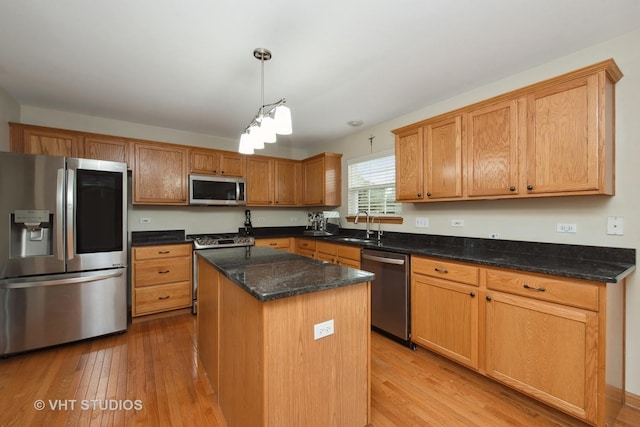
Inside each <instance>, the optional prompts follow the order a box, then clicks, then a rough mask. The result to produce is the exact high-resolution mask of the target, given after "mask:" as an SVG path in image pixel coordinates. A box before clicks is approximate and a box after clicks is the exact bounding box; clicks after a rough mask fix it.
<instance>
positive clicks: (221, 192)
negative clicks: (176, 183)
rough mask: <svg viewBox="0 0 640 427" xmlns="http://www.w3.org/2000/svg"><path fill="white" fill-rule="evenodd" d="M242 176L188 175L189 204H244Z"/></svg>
mask: <svg viewBox="0 0 640 427" xmlns="http://www.w3.org/2000/svg"><path fill="white" fill-rule="evenodd" d="M246 187H247V185H246V182H245V179H244V178H236V177H222V176H212V175H189V204H190V205H223V206H224V205H246V204H247V199H246Z"/></svg>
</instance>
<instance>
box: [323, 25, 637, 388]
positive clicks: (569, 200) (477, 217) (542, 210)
mask: <svg viewBox="0 0 640 427" xmlns="http://www.w3.org/2000/svg"><path fill="white" fill-rule="evenodd" d="M638 46H640V30H638V31H634V32H632V33H629V34H627V35H625V36H622V37H619V38H616V39H613V40H610V41H608V42H606V43H602V44H599V45H596V46H592V47H590V48H588V49H585V50H582V51H579V52H576V53H574V54H572V55H569V56H566V57H563V58H559V59H557V60H555V61H553V62H550V63H547V64H544V65H542V66H539V67H537V68H534V69H530V70H527V71H525V72H522V73H520V74H517V75H514V76H511V77H508V78H506V79H502V80H499V81H496V82H494V83H492V84H490V85H486V86H483V87H479V88H477V89H475V90H473V91H470V92H467V93H464V94H461V95H459V96H456V97H454V98H451V99H447V100H445V101H442V102H440V103H437V104H433V105H429V106H427V107H425V108H423V109H421V110H419V111H416V112H414V113H411V114H408V115H406V116H403V117H399V118H397V119H394V120H391V121H389V122H387V123H384V124H382V125H379V126H375V127H373V128H369V129H363V130H362V131H361V132H360V133H359V134H357V135H354V136H352V137H349V138H346V139H343V140H340V141H335V142H334V143H332V144H328V145H325V146H323V147H322V149H323V150H326V151H337V152H342V153H343V154H344V160H345V162H343V174H344V175H343V176H345V177H346V160H348V159H350V158H354V157H359V156H363V155H366V154H368V153H369V140H368V138H369V136H371V135H373V136H375V139H374V143H373V151H374V152H377V151H383V150H388V149H393V147H394V137H393V134H391V130H393V129H396V128H399V127H402V126H405V125H408V124H411V123H414V122H417V121H419V120H422V119H426V118H428V117H432V116H435V115H438V114H441V113H445V112H447V111H451V110H453V109H456V108H458V107H463V106H465V105H469V104H471V103H474V102H476V101H481V100H483V99H487V98H490V97H492V96H495V95H499V94H501V93H505V92H508V91H510V90H514V89H517V88H519V87H522V86H525V85H527V84H531V83H536V82H538V81H542V80H544V79H547V78H550V77H554V76H557V75H560V74H563V73H565V72H569V71H573V70H575V69H578V68H581V67H584V66H587V65H591V64H593V63H596V62H599V61H602V60H605V59H608V58H614V59H615V61H616V63H617V64H618V66H619V67H620V69H621V70H622V72H623V74H624V77H623V78H622V79H621V80H620V81H619V82H618V84H617V85H616V195H615V196H613V197H609V196H602V197H601V196H592V197H582V196H581V197H561V198H557V197H556V198H545V199H529V200H494V201H465V202H441V203H428V204H425V203H423V204H404V205H403V217H404V224H402V225H395V226H394V225H384V227H383V228H384V229H387V230H391V231H403V232H413V233H419V232H426V233H429V234H442V235H459V236H469V237H484V238H486V237H488V236H489V233H499V235H500V238H502V239H510V240H525V241H542V242H554V243H569V244H583V245H595V246H608V247H623V248H635V249H636V251H639V250H640V186H639V183H640V169H639V168H638V164H639V161H640V120H639V119H638V114H639V113H640V49H638ZM434 84H437V82H434ZM346 189H347V182H346V179H345V182H344V183H343V193H344V194H345V195H346ZM346 210H347V206H346V205H345V204H343V206H342V207H341V208H340V209H339V211H340V212H341V217H342V218H344V217H345V216H346V213H347V212H346ZM608 216H622V217H624V235H623V236H609V235H607V234H606V219H607V217H608ZM416 217H427V218H429V228H428V229H418V228H415V227H414V224H415V218H416ZM452 219H463V220H464V227H451V220H452ZM343 221H344V220H343ZM557 223H575V224H577V226H578V232H577V233H576V234H559V233H557V232H556V231H555V230H556V224H557ZM342 225H343V226H345V224H344V222H343V224H342ZM350 226H351V227H354V226H353V225H352V224H351V225H350ZM355 227H358V226H355ZM639 308H640V273H637V272H634V273H632V274H631V275H630V276H629V277H628V279H627V341H626V346H627V363H626V369H627V370H626V385H627V391H628V392H630V393H633V394H635V395H640V364H638V363H637V362H638V360H640V309H639Z"/></svg>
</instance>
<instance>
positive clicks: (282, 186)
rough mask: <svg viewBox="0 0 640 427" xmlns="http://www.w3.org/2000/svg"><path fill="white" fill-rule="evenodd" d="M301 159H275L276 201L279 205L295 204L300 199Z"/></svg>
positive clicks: (274, 182) (274, 181)
mask: <svg viewBox="0 0 640 427" xmlns="http://www.w3.org/2000/svg"><path fill="white" fill-rule="evenodd" d="M301 168H302V166H301V164H300V162H299V161H295V160H286V159H275V160H274V161H273V184H274V190H273V192H274V202H275V204H276V205H277V206H295V205H296V204H298V201H299V199H300V174H301Z"/></svg>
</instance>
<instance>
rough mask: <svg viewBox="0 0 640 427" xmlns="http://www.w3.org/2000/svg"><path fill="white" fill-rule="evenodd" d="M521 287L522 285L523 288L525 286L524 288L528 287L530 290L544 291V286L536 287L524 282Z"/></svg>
mask: <svg viewBox="0 0 640 427" xmlns="http://www.w3.org/2000/svg"><path fill="white" fill-rule="evenodd" d="M522 287H523V288H525V289H530V290H532V291H538V292H544V291H545V289H544V288H536V287H534V286H529V285H528V284H526V283H525V284H524V285H522Z"/></svg>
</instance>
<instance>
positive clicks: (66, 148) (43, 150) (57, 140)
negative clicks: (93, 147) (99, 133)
mask: <svg viewBox="0 0 640 427" xmlns="http://www.w3.org/2000/svg"><path fill="white" fill-rule="evenodd" d="M23 144H24V146H23V147H24V152H25V153H29V154H46V155H49V156H65V157H82V155H83V150H82V137H80V136H79V135H76V134H73V133H65V132H63V131H55V130H48V129H31V128H25V129H24V130H23Z"/></svg>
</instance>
